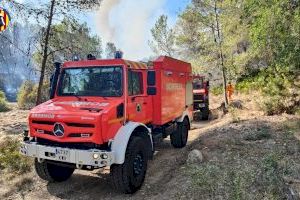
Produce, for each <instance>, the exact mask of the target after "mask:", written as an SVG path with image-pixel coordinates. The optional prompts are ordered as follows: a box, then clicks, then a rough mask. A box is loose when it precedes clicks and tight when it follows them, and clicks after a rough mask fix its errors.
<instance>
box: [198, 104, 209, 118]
mask: <svg viewBox="0 0 300 200" xmlns="http://www.w3.org/2000/svg"><path fill="white" fill-rule="evenodd" d="M200 111H201V120H208V119H209V107H208V105H207V106H205V107H204V108H202V109H201V110H200Z"/></svg>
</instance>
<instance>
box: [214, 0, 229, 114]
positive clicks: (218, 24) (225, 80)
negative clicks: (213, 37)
mask: <svg viewBox="0 0 300 200" xmlns="http://www.w3.org/2000/svg"><path fill="white" fill-rule="evenodd" d="M215 17H216V24H217V33H218V40H219V41H217V43H218V46H219V54H220V58H221V68H222V77H223V94H224V101H225V107H226V108H227V107H228V97H227V91H226V88H227V79H226V69H225V65H224V54H223V45H222V42H223V40H222V36H221V28H220V22H219V14H218V7H217V0H215Z"/></svg>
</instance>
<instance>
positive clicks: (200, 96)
mask: <svg viewBox="0 0 300 200" xmlns="http://www.w3.org/2000/svg"><path fill="white" fill-rule="evenodd" d="M195 100H196V101H204V95H203V94H195V95H194V101H195Z"/></svg>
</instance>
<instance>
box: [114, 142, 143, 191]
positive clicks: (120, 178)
mask: <svg viewBox="0 0 300 200" xmlns="http://www.w3.org/2000/svg"><path fill="white" fill-rule="evenodd" d="M141 142H142V143H144V144H143V145H142V147H143V146H144V147H145V141H144V139H143V138H142V137H138V136H133V137H131V138H130V140H129V143H128V146H127V149H126V154H125V161H124V163H123V164H121V165H119V164H114V165H112V166H111V169H110V171H111V173H110V176H111V179H112V183H113V186H114V188H115V189H116V190H119V191H120V192H122V193H125V194H133V193H134V192H136V191H137V190H138V189H139V188H140V187H141V186H142V184H141V185H140V186H138V187H134V186H133V185H132V184H131V183H130V181H129V178H128V172H127V171H126V170H127V169H129V166H130V164H131V163H129V158H130V156H131V155H132V153H133V152H134V150H135V148H136V147H137V144H139V143H141ZM144 151H145V156H146V157H145V159H146V163H145V169H147V161H148V157H147V150H146V149H144ZM145 175H146V173H144V174H143V178H142V180H143V181H142V183H143V182H144V179H145Z"/></svg>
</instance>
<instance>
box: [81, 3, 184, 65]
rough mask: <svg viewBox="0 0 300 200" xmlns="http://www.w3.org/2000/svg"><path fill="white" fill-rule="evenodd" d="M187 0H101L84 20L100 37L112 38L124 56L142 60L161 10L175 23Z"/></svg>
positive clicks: (147, 52) (147, 55) (110, 39)
mask: <svg viewBox="0 0 300 200" xmlns="http://www.w3.org/2000/svg"><path fill="white" fill-rule="evenodd" d="M189 2H190V0H104V2H103V4H102V6H101V7H100V9H99V10H98V11H97V12H94V13H90V14H87V16H86V19H85V20H86V21H87V22H88V25H89V26H90V28H91V29H92V32H93V33H96V34H98V35H99V36H100V37H101V38H102V41H103V46H104V47H103V48H105V44H106V42H114V43H115V44H116V46H117V48H118V49H120V50H122V51H123V52H124V58H126V59H132V60H141V59H144V58H147V57H149V56H151V55H152V51H151V49H150V47H149V45H148V41H149V40H150V39H151V32H150V29H151V28H152V27H153V26H154V24H155V22H156V20H157V19H158V17H159V16H160V15H162V14H165V15H167V16H168V19H169V24H170V25H174V24H175V23H176V19H177V16H178V13H180V12H181V11H183V10H184V8H185V7H186V6H187V4H188V3H189Z"/></svg>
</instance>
